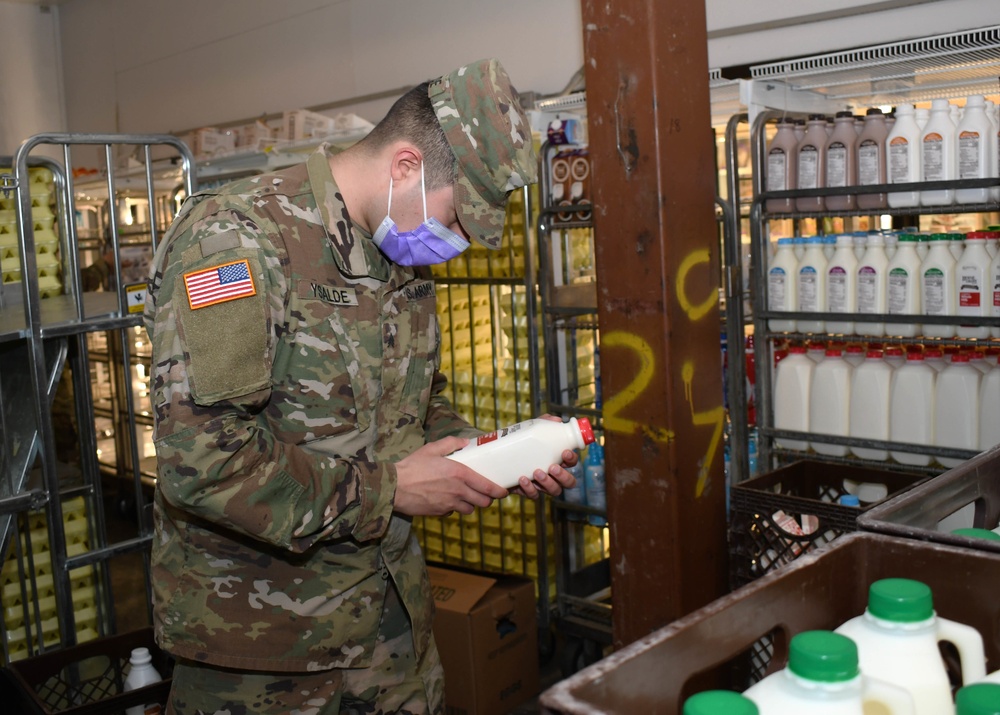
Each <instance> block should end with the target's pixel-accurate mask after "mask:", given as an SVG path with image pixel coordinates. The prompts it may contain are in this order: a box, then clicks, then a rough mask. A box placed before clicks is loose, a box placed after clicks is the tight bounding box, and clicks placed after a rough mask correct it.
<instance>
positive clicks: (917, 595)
mask: <svg viewBox="0 0 1000 715" xmlns="http://www.w3.org/2000/svg"><path fill="white" fill-rule="evenodd" d="M836 632H837V633H839V634H841V635H844V636H847V637H849V638H850V639H851V640H853V641H854V642H855V643H856V644H857V647H858V659H859V663H860V666H861V670H862V671H863V672H864V673H865V674H866V675H870V676H871V677H873V678H878V679H879V680H882V681H885V682H887V683H891V684H892V685H895V686H897V687H900V688H903V689H904V690H906V691H907V692H908V693H910V695H911V696H912V697H913V701H914V704H915V706H916V715H951V714H953V713H954V712H955V704H954V702H953V701H952V696H951V684H950V682H949V680H948V672H947V670H946V668H945V665H944V662H943V661H942V659H941V653H940V651H939V650H938V642H939V641H949V642H951V643H952V644H953V645H954V646H955V647H956V648H957V649H958V654H959V657H960V658H961V662H962V682H963V683H965V684H968V683H974V682H976V681H978V680H982V678H983V677H984V676H985V675H986V655H985V652H984V649H983V639H982V637H981V636H980V634H979V632H978V631H977V630H976V629H975V628H972V627H970V626H967V625H965V624H962V623H956V622H955V621H950V620H948V619H945V618H941V617H939V616H937V615H936V614H935V612H934V599H933V595H932V593H931V589H930V587H929V586H927V584H925V583H923V582H920V581H914V580H912V579H905V578H886V579H881V580H879V581H875V582H874V583H872V584H871V586H870V587H869V590H868V607H867V608H866V609H865V612H864V614H863V615H860V616H857V617H855V618H852V619H851V620H849V621H848V622H847V623H845V624H844V625H842V626H840V627H839V628H837V629H836Z"/></svg>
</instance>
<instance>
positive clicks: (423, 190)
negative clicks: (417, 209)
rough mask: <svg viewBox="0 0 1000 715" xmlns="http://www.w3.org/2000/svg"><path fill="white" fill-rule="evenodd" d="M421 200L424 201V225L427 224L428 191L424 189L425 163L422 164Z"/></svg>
mask: <svg viewBox="0 0 1000 715" xmlns="http://www.w3.org/2000/svg"><path fill="white" fill-rule="evenodd" d="M420 198H422V199H423V200H424V223H427V189H425V188H424V162H422V161H421V162H420Z"/></svg>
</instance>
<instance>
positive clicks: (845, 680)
mask: <svg viewBox="0 0 1000 715" xmlns="http://www.w3.org/2000/svg"><path fill="white" fill-rule="evenodd" d="M862 673H864V671H863V670H861V669H860V668H859V666H858V648H857V646H856V645H855V644H854V642H853V641H852V640H851V639H850V638H847V637H845V636H842V635H839V634H837V633H832V632H830V631H805V632H804V633H798V634H796V635H795V636H793V637H792V640H791V642H790V643H789V646H788V665H787V667H786V668H784V669H783V670H779V671H778V672H776V673H772V674H771V675H769V676H767V677H766V678H764V679H763V680H761V681H760V682H759V683H756V684H755V685H752V686H751V687H750V688H748V689H747V690H746V692H744V693H743V695H745V696H746V697H747V698H748V699H750V700H752V701H753V702H754V703H755V704H756V705H757V708H758V709H759V710H760V714H761V715H785V714H786V713H809V715H863V713H865V712H866V708H869V710H868V711H869V712H871V710H870V708H872V707H876V708H877V707H881V710H880V712H884V713H886V714H887V715H913V714H914V713H915V712H916V710H915V705H914V702H913V698H912V697H911V696H910V695H909V694H908V693H907V692H906V691H904V690H902V689H900V688H897V687H894V686H892V685H889V684H886V683H882V682H880V681H878V680H876V679H874V678H871V677H869V676H868V674H867V673H864V675H862Z"/></svg>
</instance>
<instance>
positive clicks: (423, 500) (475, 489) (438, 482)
mask: <svg viewBox="0 0 1000 715" xmlns="http://www.w3.org/2000/svg"><path fill="white" fill-rule="evenodd" d="M468 443H469V440H467V439H464V438H462V437H445V438H444V439H441V440H438V441H437V442H430V443H428V444H425V445H424V446H423V447H421V448H420V449H418V450H416V451H415V452H413V453H412V454H410V455H409V456H407V457H404V458H403V459H401V460H400V461H398V462H396V498H395V502H394V506H395V510H396V511H398V512H400V513H403V514H406V515H408V516H444V515H445V514H450V513H451V512H453V511H457V512H459V513H460V514H471V513H472V512H473V510H474V509H475V508H476V507H479V506H483V507H485V506H489V505H490V504H492V503H493V500H494V499H503V498H504V497H505V496H507V490H506V489H504V488H503V487H501V486H499V485H497V484H495V483H493V482H491V481H490V480H489V479H487V478H486V477H484V476H483V475H481V474H479V473H478V472H475V471H474V470H472V469H470V468H469V467H467V466H465V465H464V464H460V463H459V462H455V461H453V460H451V459H446V456H447V455H449V454H451V453H452V452H454V451H455V450H457V449H461V448H462V447H464V446H465V445H467V444H468Z"/></svg>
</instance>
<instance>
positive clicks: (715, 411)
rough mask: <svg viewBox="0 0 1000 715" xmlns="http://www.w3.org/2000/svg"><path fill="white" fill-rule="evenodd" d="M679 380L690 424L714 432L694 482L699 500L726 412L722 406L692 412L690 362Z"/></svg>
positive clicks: (684, 367) (692, 378) (720, 435)
mask: <svg viewBox="0 0 1000 715" xmlns="http://www.w3.org/2000/svg"><path fill="white" fill-rule="evenodd" d="M681 379H682V380H683V381H684V399H685V400H687V403H688V406H689V407H690V408H691V423H692V424H693V425H694V426H695V427H704V426H705V425H713V424H714V425H715V430H714V431H713V432H712V439H711V440H710V441H709V443H708V450H707V451H706V452H705V456H704V457H703V458H702V460H701V468H700V469H699V470H698V480H697V481H696V482H695V487H694V495H695V498H699V497H701V495H702V494H704V493H705V487H707V486H708V474H709V471H710V470H711V468H712V463H713V462H714V461H715V453H716V451H717V450H718V449H719V442H720V441H721V440H722V433H723V430H724V429H725V424H726V410H725V409H724V408H723V407H722V405H719V406H718V407H714V408H712V409H710V410H704V411H702V412H695V411H694V362H692V361H691V360H687V361H685V363H684V365H683V367H682V368H681Z"/></svg>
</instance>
